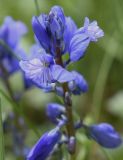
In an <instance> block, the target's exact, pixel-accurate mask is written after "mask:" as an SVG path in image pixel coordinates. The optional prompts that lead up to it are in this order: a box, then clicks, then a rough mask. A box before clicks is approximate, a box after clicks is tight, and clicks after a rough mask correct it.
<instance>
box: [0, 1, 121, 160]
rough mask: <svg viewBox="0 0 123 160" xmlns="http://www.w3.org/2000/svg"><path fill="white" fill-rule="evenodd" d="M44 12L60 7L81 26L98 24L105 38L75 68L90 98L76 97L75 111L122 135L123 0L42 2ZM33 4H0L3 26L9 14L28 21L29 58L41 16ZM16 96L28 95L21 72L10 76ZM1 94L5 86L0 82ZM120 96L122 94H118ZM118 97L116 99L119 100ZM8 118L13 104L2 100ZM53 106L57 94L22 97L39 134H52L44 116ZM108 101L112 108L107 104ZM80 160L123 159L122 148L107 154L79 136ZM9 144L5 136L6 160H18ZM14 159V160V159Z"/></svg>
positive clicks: (34, 92)
mask: <svg viewBox="0 0 123 160" xmlns="http://www.w3.org/2000/svg"><path fill="white" fill-rule="evenodd" d="M38 2H39V6H40V11H41V12H48V11H49V10H50V7H51V6H53V5H56V4H57V5H61V6H62V7H63V8H64V11H65V13H66V15H68V16H69V15H70V16H71V17H72V18H73V19H74V20H75V22H76V23H77V25H78V26H82V25H83V21H84V17H85V16H87V17H89V18H90V19H91V20H97V21H98V23H99V26H100V27H101V28H102V29H103V30H104V33H105V36H104V37H103V38H102V39H101V40H100V41H99V42H98V43H96V44H95V43H92V44H91V45H90V46H89V48H88V50H87V53H86V55H85V57H84V58H83V59H82V60H81V61H80V62H79V63H78V64H76V65H74V64H72V65H71V68H73V69H74V68H75V69H77V70H78V71H79V72H80V73H82V74H83V75H84V77H85V78H86V79H87V81H88V84H89V91H88V93H86V94H85V95H82V96H79V97H73V104H74V109H75V110H76V111H77V112H78V113H79V114H80V116H81V117H82V118H84V119H85V121H86V122H88V123H92V122H99V121H103V122H106V121H107V122H109V123H111V124H113V125H114V126H115V128H116V129H117V130H118V131H119V132H120V133H121V134H123V125H122V124H123V93H122V92H120V91H122V90H123V1H122V0H105V1H104V0H98V1H97V0H39V1H38ZM36 14H37V12H36V9H35V5H34V0H11V1H10V0H0V24H2V22H3V19H4V18H5V17H6V16H8V15H10V16H12V17H13V18H14V19H17V20H21V21H23V22H24V23H25V24H26V25H27V26H28V28H29V32H28V34H27V36H26V37H25V38H23V40H22V46H23V47H24V48H25V50H26V51H27V52H28V53H29V47H30V46H31V44H32V43H33V42H34V37H33V32H32V28H31V18H32V16H33V15H36ZM10 83H11V84H12V88H13V91H14V92H21V91H22V90H23V84H22V76H21V74H20V73H18V74H14V75H13V76H11V77H10ZM0 89H2V90H4V91H5V93H7V92H6V89H5V87H3V83H2V82H0ZM116 93H118V94H117V95H115V94H116ZM114 95H115V96H114ZM0 98H1V100H2V111H3V112H2V113H3V119H5V117H6V116H7V114H8V113H9V112H10V111H11V110H12V104H11V103H10V102H9V101H8V100H7V99H6V97H3V96H1V94H0ZM50 101H53V102H54V101H59V99H57V98H56V97H55V96H54V94H45V93H43V92H42V91H41V90H40V89H35V88H34V89H30V90H29V91H27V92H26V93H24V95H23V96H22V100H21V106H22V111H23V113H24V114H25V116H27V118H28V119H29V121H30V122H31V123H32V124H33V125H35V126H36V127H37V128H38V132H39V133H40V135H41V134H42V133H43V131H46V130H48V128H49V129H50V128H51V127H50V125H51V124H48V123H49V122H48V120H47V118H46V116H45V114H44V112H45V105H46V103H47V102H50ZM107 102H108V103H107ZM28 127H29V133H28V136H27V137H28V138H27V139H26V144H27V145H28V146H30V147H31V146H32V145H33V144H34V143H35V141H36V140H37V139H38V137H37V136H36V134H34V132H33V131H32V130H31V127H30V126H28ZM77 139H78V140H79V142H78V146H77V147H78V149H77V151H78V153H77V160H95V159H96V160H108V159H109V160H122V159H123V152H122V151H123V145H122V146H121V147H120V148H118V149H117V150H115V151H114V150H110V151H109V150H104V149H102V148H100V147H99V146H98V145H97V144H95V143H94V142H90V141H88V139H87V138H86V137H85V136H84V135H83V134H80V133H78V134H77ZM10 143H11V142H10V140H9V137H8V136H7V135H6V136H5V145H6V160H13V159H14V158H13V156H14V155H13V153H11V152H10ZM10 157H11V158H10Z"/></svg>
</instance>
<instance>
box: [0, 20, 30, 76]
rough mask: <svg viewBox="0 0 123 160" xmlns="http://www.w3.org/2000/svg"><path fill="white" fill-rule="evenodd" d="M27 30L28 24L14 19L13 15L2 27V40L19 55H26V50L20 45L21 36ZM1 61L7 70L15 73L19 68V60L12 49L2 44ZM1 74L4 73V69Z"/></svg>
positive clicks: (0, 33) (0, 28) (0, 29)
mask: <svg viewBox="0 0 123 160" xmlns="http://www.w3.org/2000/svg"><path fill="white" fill-rule="evenodd" d="M26 32H27V28H26V26H25V25H24V24H23V23H22V22H21V21H14V20H13V19H12V18H11V17H6V18H5V20H4V23H3V25H2V26H1V27H0V40H1V42H2V43H4V44H5V45H7V46H8V47H9V48H10V49H11V50H12V52H15V53H16V54H17V56H18V57H21V56H23V55H24V51H23V50H22V49H21V47H20V45H19V41H20V38H21V37H22V36H23V35H24V34H25V33H26ZM0 61H1V62H2V65H3V67H4V68H5V70H6V72H8V73H13V72H14V71H16V70H18V69H19V63H18V60H17V59H16V58H15V57H14V56H13V55H12V53H10V51H9V50H8V49H7V48H6V47H5V46H3V45H1V44H0ZM0 72H1V75H2V71H0Z"/></svg>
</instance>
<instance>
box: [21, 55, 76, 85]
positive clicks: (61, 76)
mask: <svg viewBox="0 0 123 160" xmlns="http://www.w3.org/2000/svg"><path fill="white" fill-rule="evenodd" d="M20 67H21V68H22V70H23V71H24V72H25V74H26V77H27V78H28V79H31V80H32V81H33V82H34V83H35V84H37V85H38V86H39V87H42V88H47V87H48V85H50V84H51V83H54V82H59V83H64V82H68V81H71V80H73V79H74V77H73V75H72V74H71V73H70V72H68V71H67V70H65V69H64V68H62V67H61V66H59V65H57V64H55V63H54V59H53V57H52V56H51V55H48V54H46V53H45V52H43V53H41V54H36V55H35V57H34V58H31V59H29V60H21V61H20Z"/></svg>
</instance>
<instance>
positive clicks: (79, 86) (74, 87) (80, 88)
mask: <svg viewBox="0 0 123 160" xmlns="http://www.w3.org/2000/svg"><path fill="white" fill-rule="evenodd" d="M72 74H73V76H74V77H75V80H73V81H70V82H69V83H68V86H69V89H70V90H71V91H72V93H73V94H75V95H77V94H81V93H83V92H86V91H87V90H88V84H87V82H86V80H85V79H84V77H83V76H82V75H81V74H79V73H78V72H76V71H72Z"/></svg>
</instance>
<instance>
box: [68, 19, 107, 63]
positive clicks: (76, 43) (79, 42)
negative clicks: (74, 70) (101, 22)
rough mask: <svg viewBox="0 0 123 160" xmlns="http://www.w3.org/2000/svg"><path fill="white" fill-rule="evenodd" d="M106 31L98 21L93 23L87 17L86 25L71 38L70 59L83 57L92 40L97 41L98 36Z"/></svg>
mask: <svg viewBox="0 0 123 160" xmlns="http://www.w3.org/2000/svg"><path fill="white" fill-rule="evenodd" d="M103 35H104V32H103V30H102V29H100V28H99V26H98V25H97V22H96V21H93V22H92V23H90V22H89V19H88V18H87V17H86V18H85V22H84V27H82V28H80V29H78V30H77V31H76V32H75V34H74V36H73V37H72V38H71V41H70V45H69V53H70V60H71V61H73V62H75V61H78V60H79V59H80V58H82V57H83V56H84V54H85V51H86V49H87V47H88V45H89V43H90V42H91V41H94V42H96V41H97V39H98V38H100V37H102V36H103Z"/></svg>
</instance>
